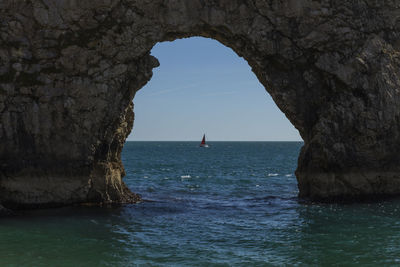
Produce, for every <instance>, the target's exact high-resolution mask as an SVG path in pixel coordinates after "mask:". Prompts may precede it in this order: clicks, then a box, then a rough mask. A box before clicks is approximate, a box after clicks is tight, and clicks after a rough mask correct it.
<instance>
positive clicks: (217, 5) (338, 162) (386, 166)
mask: <svg viewBox="0 0 400 267" xmlns="http://www.w3.org/2000/svg"><path fill="white" fill-rule="evenodd" d="M399 8H400V7H399V6H398V4H397V3H395V1H375V0H366V1H347V0H339V1H313V0H287V1H278V0H266V1H259V0H246V1H242V0H190V1H189V0H152V1H148V0H141V1H138V0H93V1H72V0H57V1H48V0H43V1H22V0H21V1H15V0H5V1H2V3H0V58H1V61H0V118H1V119H0V143H1V145H0V202H2V203H3V204H4V205H6V206H30V205H33V206H37V205H60V204H70V203H78V202H132V201H135V200H137V199H138V197H137V196H136V195H135V194H133V193H131V192H130V191H129V189H127V188H126V186H125V185H124V183H123V182H122V177H123V175H124V169H123V166H122V163H121V159H120V152H121V149H122V147H123V144H124V142H125V139H126V137H127V135H128V134H129V132H130V131H131V129H132V126H133V119H134V114H133V106H132V99H133V97H134V95H135V92H136V91H137V90H139V89H140V88H141V87H142V86H143V85H144V84H146V82H147V81H148V80H149V79H150V78H151V75H152V69H153V68H154V67H156V66H157V65H158V61H157V60H156V59H155V58H153V57H152V56H150V53H149V51H150V50H151V48H152V47H153V46H154V45H155V44H156V43H157V42H161V41H166V40H174V39H176V38H183V37H190V36H203V37H210V38H213V39H216V40H218V41H220V42H221V43H223V44H225V45H226V46H229V47H231V48H232V49H233V50H234V51H235V52H236V53H237V54H238V55H240V56H242V57H244V58H245V59H246V60H247V61H248V62H249V64H250V66H251V67H252V70H253V71H254V73H255V74H256V76H257V77H258V79H259V81H260V82H261V83H262V84H263V85H264V86H265V88H266V89H267V90H268V92H269V93H270V94H271V96H272V97H273V99H274V101H275V102H276V103H277V105H278V107H279V108H280V109H281V110H282V111H283V112H284V113H285V115H286V116H287V117H288V119H289V120H290V121H291V122H292V123H293V125H294V126H295V127H296V128H297V129H298V130H299V132H300V134H301V136H302V138H303V139H304V141H305V144H304V147H303V149H302V152H301V154H300V157H299V165H298V169H297V172H296V175H297V179H298V183H299V189H300V196H301V197H305V198H311V199H329V200H332V201H334V200H338V199H343V198H352V199H359V198H362V197H371V196H376V195H381V196H386V195H396V194H399V193H400V172H399V171H400V157H399V156H398V153H397V152H398V151H399V148H400V142H399V134H400V129H399V127H400V122H399V111H400V110H399V108H398V104H399V103H400V99H399V96H400V93H399V88H400V80H399V77H398V73H399V66H400V65H399V52H398V48H399V44H400V42H399V36H398V33H399V29H400V20H399V18H398V16H397V15H396V11H398V10H399Z"/></svg>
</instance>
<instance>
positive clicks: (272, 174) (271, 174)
mask: <svg viewBox="0 0 400 267" xmlns="http://www.w3.org/2000/svg"><path fill="white" fill-rule="evenodd" d="M278 175H279V174H278V173H268V176H269V177H274V176H278Z"/></svg>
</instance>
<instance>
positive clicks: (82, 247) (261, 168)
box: [0, 142, 400, 266]
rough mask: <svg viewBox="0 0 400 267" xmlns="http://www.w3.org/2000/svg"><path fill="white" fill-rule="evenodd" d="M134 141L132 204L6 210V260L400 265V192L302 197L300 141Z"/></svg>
mask: <svg viewBox="0 0 400 267" xmlns="http://www.w3.org/2000/svg"><path fill="white" fill-rule="evenodd" d="M210 144H211V146H210V147H209V148H199V147H198V142H128V143H127V144H126V145H125V147H124V150H123V154H122V157H123V162H124V164H125V169H126V173H127V176H126V177H125V181H126V183H127V185H128V186H129V187H130V188H131V189H132V191H134V192H137V193H140V194H141V195H142V197H143V199H144V200H145V201H144V202H142V203H140V204H135V205H126V206H122V207H103V208H99V207H66V208H59V209H47V210H35V211H26V212H22V213H20V214H19V216H16V217H10V218H3V219H0V266H283V265H288V266H331V265H336V266H353V265H362V266H377V265H382V266H389V265H397V266H398V265H400V201H399V200H391V201H382V202H379V203H362V204H351V205H350V204H347V205H344V204H341V205H338V204H315V203H305V202H302V201H299V200H298V198H297V193H298V189H297V185H296V178H295V175H294V171H295V169H296V166H297V157H298V154H299V151H300V148H301V146H302V143H299V142H211V143H210Z"/></svg>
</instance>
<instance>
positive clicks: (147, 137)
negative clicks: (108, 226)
mask: <svg viewBox="0 0 400 267" xmlns="http://www.w3.org/2000/svg"><path fill="white" fill-rule="evenodd" d="M151 54H152V56H154V57H156V58H157V59H158V60H159V62H160V66H159V67H158V68H156V69H153V76H152V78H151V80H150V81H149V82H148V83H147V84H146V85H145V86H144V87H143V88H141V89H140V91H138V92H137V93H136V94H135V97H134V100H133V102H134V112H135V121H134V127H133V129H132V133H131V135H130V136H129V137H128V138H127V143H125V147H124V151H123V153H122V155H123V162H124V166H125V170H126V173H127V176H126V178H125V182H126V183H127V185H128V186H129V187H130V188H131V189H132V190H133V191H135V192H138V193H140V194H144V196H143V197H145V198H146V199H147V198H150V199H153V196H151V193H150V195H149V192H153V191H154V190H155V191H157V192H158V191H160V192H159V194H161V195H162V194H163V193H164V194H168V193H172V192H174V189H176V188H175V187H179V186H182V187H183V188H181V189H182V190H183V191H185V190H186V191H187V190H189V191H194V190H198V189H199V187H200V185H198V184H196V183H195V182H194V181H189V180H190V179H192V178H193V179H197V178H198V179H203V181H208V183H210V184H213V183H214V180H212V179H211V177H214V178H218V179H220V180H223V179H226V181H230V182H231V183H232V184H236V183H237V182H236V181H235V180H232V179H237V180H240V179H242V178H243V179H247V178H250V180H251V178H254V179H253V180H252V182H251V183H254V186H253V187H254V188H256V189H257V190H260V189H261V188H264V189H265V188H266V187H267V186H268V183H270V185H271V188H272V187H274V186H277V187H278V186H280V185H279V180H281V181H282V180H283V181H284V182H283V184H284V185H285V186H286V187H285V190H287V191H288V192H280V193H282V194H287V195H291V196H292V197H293V196H295V195H296V194H295V193H294V192H295V191H296V189H293V187H296V183H295V182H294V180H295V175H294V171H295V169H296V167H297V157H298V153H299V148H300V147H301V146H302V140H301V137H300V135H299V134H298V132H297V130H296V129H295V128H294V127H293V125H292V124H290V122H289V121H288V120H287V118H286V117H285V116H284V114H283V113H282V112H281V111H280V110H279V109H278V107H277V106H276V105H275V103H274V102H273V99H272V98H271V96H270V95H269V94H268V92H266V89H265V88H264V86H263V85H262V84H260V82H259V81H258V79H257V77H255V75H254V73H253V72H252V71H251V68H250V67H249V65H248V63H247V62H246V61H245V60H244V59H243V58H240V57H239V56H238V55H237V54H236V53H235V52H234V51H232V50H231V49H229V48H228V47H226V46H224V45H223V44H221V43H220V42H218V41H217V40H214V39H211V38H204V37H191V38H185V39H177V40H175V41H172V42H164V43H158V44H157V45H156V46H155V47H154V48H153V49H152V53H151ZM203 133H206V135H207V138H208V141H209V140H211V148H210V150H213V151H212V152H211V154H210V155H209V158H198V160H200V161H203V162H208V163H204V164H203V163H202V162H199V163H198V164H196V163H194V162H193V160H194V159H192V158H191V157H198V156H199V155H198V154H196V153H201V152H199V151H194V150H193V148H195V149H196V148H197V147H198V142H199V140H197V139H200V138H201V136H202V134H203ZM129 141H152V142H144V143H142V142H139V143H137V142H134V143H130V142H129ZM154 141H181V142H179V143H174V142H173V143H170V142H168V143H165V142H162V143H160V142H154ZM182 141H184V142H182ZM185 141H186V142H185ZM190 141H195V142H190ZM215 141H225V142H222V143H221V142H218V143H215ZM226 141H228V142H229V141H253V142H252V143H250V146H249V147H248V148H247V147H246V144H245V143H240V142H234V143H231V142H229V143H226ZM254 141H259V142H257V143H254ZM260 141H261V142H260ZM265 141H275V142H274V143H266V142H265ZM276 141H281V142H276ZM282 141H286V142H282ZM288 141H289V142H288ZM290 141H291V142H290ZM247 145H249V143H247ZM174 146H179V147H180V148H182V149H183V150H179V151H180V153H179V155H178V154H173V153H172V154H171V155H169V156H168V155H167V154H165V153H168V152H167V151H168V150H171V151H175V150H176V149H177V148H176V147H174ZM229 147H231V155H228V154H226V153H228V152H227V151H228V150H226V149H227V148H229ZM235 147H236V148H239V149H242V150H243V151H242V152H241V153H243V155H244V154H245V155H247V157H248V158H251V159H252V160H253V163H254V164H255V165H257V167H256V169H257V170H252V169H251V168H246V166H249V165H251V161H252V160H250V161H248V160H246V159H245V158H242V159H241V160H242V161H243V162H241V163H239V162H238V161H240V156H239V157H238V155H237V152H235V150H234V149H235ZM278 148H280V149H282V151H285V152H284V153H282V154H280V153H278V152H277V151H276V150H277V149H278ZM185 149H186V150H185ZM254 149H255V150H256V151H259V152H257V153H255V154H251V151H252V150H254ZM291 149H292V150H293V151H290V150H291ZM135 150H136V151H135ZM150 150H151V151H152V152H151V155H152V156H151V157H150V158H147V156H148V154H149V151H150ZM260 150H264V151H260ZM278 150H279V149H278ZM188 151H191V152H192V153H194V154H190V153H188ZM214 152H215V153H222V154H220V157H216V155H213V153H214ZM135 153H139V154H141V155H143V158H139V157H136V156H134V154H135ZM181 154H183V155H185V156H182V155H181ZM271 155H274V156H273V157H272V158H274V157H275V158H276V159H277V161H275V160H273V159H271ZM185 157H187V158H185ZM201 159H202V160H201ZM213 160H214V161H215V162H214V165H215V166H214V167H213V169H214V168H219V167H221V166H219V165H218V164H215V163H216V162H219V163H220V162H221V160H222V161H223V160H227V161H232V162H237V163H238V164H239V165H244V166H242V167H241V168H240V167H237V168H235V167H234V166H232V170H231V171H230V172H229V174H227V173H224V174H222V173H220V174H218V172H215V171H212V170H206V166H211V165H212V164H213ZM263 160H265V162H263ZM130 161H132V162H135V163H136V164H137V166H135V163H132V162H130ZM182 162H184V163H182ZM279 162H281V165H282V166H283V165H285V164H282V162H290V164H288V165H287V166H286V165H285V167H284V168H281V169H279V167H278V165H279ZM151 163H153V164H154V165H152V164H151ZM271 164H275V166H271ZM203 165H206V166H203ZM174 168H175V169H174ZM221 168H222V167H221ZM174 172H175V173H174ZM196 172H197V173H196ZM252 172H254V173H252ZM205 173H207V174H205ZM239 173H241V174H239ZM256 173H257V174H256ZM218 175H220V176H219V177H216V176H218ZM238 175H242V176H243V177H242V178H241V177H240V176H238ZM255 176H257V177H255ZM176 179H177V181H176V184H175V185H174V186H172V185H171V183H165V181H171V180H176ZM210 179H211V180H210ZM271 181H272V182H271ZM288 181H291V182H288ZM290 183H291V184H290ZM161 184H163V186H164V187H165V188H162V189H160V188H157V189H155V188H154V187H157V186H159V187H161ZM203 186H204V185H203ZM260 186H261V187H260ZM245 187H246V186H243V188H245ZM149 188H150V189H149ZM166 188H169V190H170V191H169V192H168V189H166ZM231 190H233V189H232V188H231ZM266 191H268V190H266ZM175 193H176V194H180V191H178V192H175ZM247 193H248V194H253V193H254V192H252V191H251V190H250V191H249V192H247ZM266 193H267V194H275V193H276V192H273V191H271V190H270V191H268V192H266ZM293 194H294V195H293Z"/></svg>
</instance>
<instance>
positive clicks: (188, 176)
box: [181, 175, 192, 179]
mask: <svg viewBox="0 0 400 267" xmlns="http://www.w3.org/2000/svg"><path fill="white" fill-rule="evenodd" d="M181 178H182V179H185V178H186V179H188V178H192V176H190V175H182V176H181Z"/></svg>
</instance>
